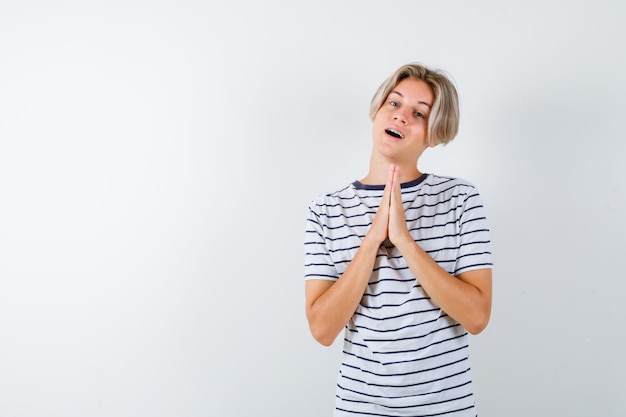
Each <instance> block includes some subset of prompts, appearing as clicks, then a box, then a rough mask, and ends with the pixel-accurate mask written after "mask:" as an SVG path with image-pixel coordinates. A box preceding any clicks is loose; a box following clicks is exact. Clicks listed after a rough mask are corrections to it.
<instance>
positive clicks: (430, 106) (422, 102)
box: [389, 90, 433, 109]
mask: <svg viewBox="0 0 626 417" xmlns="http://www.w3.org/2000/svg"><path fill="white" fill-rule="evenodd" d="M392 94H397V95H399V96H400V97H402V98H404V96H403V95H402V94H401V93H400V92H399V91H396V90H393V91H392V92H391V93H389V95H392ZM417 103H418V104H423V105H424V106H426V107H428V108H429V109H432V108H433V106H432V105H430V104H428V103H426V102H425V101H418V102H417Z"/></svg>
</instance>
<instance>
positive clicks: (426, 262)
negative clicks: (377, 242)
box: [398, 239, 491, 334]
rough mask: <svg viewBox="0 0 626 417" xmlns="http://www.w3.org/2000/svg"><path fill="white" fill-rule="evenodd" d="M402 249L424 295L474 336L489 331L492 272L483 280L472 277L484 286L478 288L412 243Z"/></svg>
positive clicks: (403, 245) (410, 241)
mask: <svg viewBox="0 0 626 417" xmlns="http://www.w3.org/2000/svg"><path fill="white" fill-rule="evenodd" d="M398 249H399V250H400V252H401V253H402V255H403V256H404V259H405V260H406V262H407V264H408V266H409V269H410V270H411V272H413V275H415V277H417V280H418V282H419V284H420V285H421V286H422V288H423V289H424V291H425V292H426V293H427V294H428V295H429V296H430V297H431V299H432V300H433V301H434V302H435V303H437V305H438V306H439V307H441V308H442V309H443V310H444V311H445V312H446V313H447V314H448V315H449V316H451V317H452V318H453V319H455V320H456V321H457V322H459V323H460V324H461V325H463V327H465V328H466V329H467V330H468V331H469V332H470V333H472V334H477V333H480V332H481V331H482V330H483V329H484V328H485V327H486V325H487V323H488V321H489V316H490V314H491V271H490V270H489V271H480V275H481V276H478V274H474V275H472V277H471V278H472V279H476V278H478V279H479V280H476V281H475V282H476V284H480V285H474V281H470V282H467V281H465V280H463V279H461V278H459V277H455V276H453V275H451V274H449V273H448V272H446V271H445V270H444V269H443V268H441V267H440V266H439V265H438V264H437V262H435V261H434V260H433V259H432V258H431V257H430V256H429V255H428V254H427V253H426V252H425V251H424V250H423V249H422V248H421V247H420V246H419V245H418V244H417V243H416V242H415V241H413V240H412V239H410V240H408V239H407V240H405V241H404V242H403V243H402V244H401V246H400V247H398ZM468 275H471V274H470V273H468ZM483 275H484V278H483V277H482V276H483Z"/></svg>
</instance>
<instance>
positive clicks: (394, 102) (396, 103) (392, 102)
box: [389, 100, 400, 107]
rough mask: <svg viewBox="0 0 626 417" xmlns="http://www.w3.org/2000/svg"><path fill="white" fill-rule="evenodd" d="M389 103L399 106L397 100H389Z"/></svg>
mask: <svg viewBox="0 0 626 417" xmlns="http://www.w3.org/2000/svg"><path fill="white" fill-rule="evenodd" d="M389 104H391V105H392V106H393V107H400V103H398V102H397V101H393V100H391V101H390V102H389Z"/></svg>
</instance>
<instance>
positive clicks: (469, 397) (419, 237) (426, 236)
mask: <svg viewBox="0 0 626 417" xmlns="http://www.w3.org/2000/svg"><path fill="white" fill-rule="evenodd" d="M383 189H384V185H374V186H372V185H365V184H362V183H360V182H358V181H356V182H354V183H352V184H350V185H348V186H347V187H345V188H343V189H341V190H339V191H336V192H334V193H331V194H327V195H323V196H320V197H318V198H317V199H315V200H314V201H313V202H312V203H311V204H310V206H309V214H308V218H307V222H306V224H307V227H306V234H305V279H307V280H309V279H323V280H337V279H338V278H339V277H340V276H341V274H342V273H343V272H344V271H345V270H346V268H347V266H348V264H349V263H350V261H351V260H352V258H353V257H354V255H355V254H356V251H357V250H358V248H359V246H360V244H361V241H362V240H363V237H364V236H365V234H366V233H367V231H368V229H369V227H370V225H371V223H372V220H373V219H374V215H375V214H376V210H377V209H378V206H379V204H380V201H381V198H382V195H383ZM401 191H402V204H403V206H404V213H405V216H406V220H407V226H408V229H409V232H410V233H411V235H412V236H413V238H414V239H415V241H416V242H417V243H418V244H419V245H420V246H421V247H422V248H423V249H424V250H425V251H426V252H427V253H428V254H429V255H430V256H431V257H432V258H433V259H434V260H435V261H436V262H437V263H438V264H439V265H440V266H441V267H442V268H443V269H444V270H446V271H447V272H449V273H450V274H452V275H458V274H460V273H462V272H465V271H470V270H473V269H480V268H491V267H492V259H491V252H490V240H489V239H490V238H489V229H488V227H487V221H486V218H485V211H484V208H483V205H482V202H481V199H480V196H479V194H478V191H477V190H476V188H475V187H474V186H473V185H472V184H470V183H468V182H466V181H463V180H461V179H455V178H448V177H442V176H437V175H433V174H424V175H422V176H421V177H420V178H418V179H416V180H414V181H411V182H407V183H404V184H402V185H401ZM468 338H469V336H468V333H467V331H466V330H465V329H464V328H463V326H461V325H460V324H459V323H457V322H456V321H455V320H453V319H452V318H451V317H449V316H448V315H447V314H446V313H445V312H444V311H442V310H441V309H440V308H439V307H438V306H437V304H436V303H435V302H433V301H432V300H431V299H430V297H429V296H428V295H427V294H426V293H425V292H424V290H423V289H422V287H421V286H420V284H419V277H418V278H417V279H416V277H415V276H414V275H413V273H412V272H411V271H410V270H409V268H408V266H407V263H406V261H405V260H404V258H403V257H402V255H401V254H400V252H399V251H398V250H397V249H396V248H395V247H394V246H393V245H392V244H391V243H390V242H389V241H388V240H387V241H385V242H384V243H383V244H382V245H381V246H380V248H379V250H378V254H377V256H376V262H375V265H374V269H373V271H372V275H371V277H370V280H369V283H368V285H367V288H366V290H365V293H364V294H363V298H362V299H361V302H360V304H359V306H358V308H357V310H356V311H355V313H354V315H353V316H352V318H351V319H350V321H349V322H348V324H347V325H346V330H345V334H344V347H343V354H342V362H341V366H340V370H339V376H338V378H337V391H336V397H337V398H336V408H335V416H355V415H368V416H435V415H445V416H456V417H459V416H475V415H476V410H475V409H474V398H473V392H472V378H471V370H470V362H469V347H468Z"/></svg>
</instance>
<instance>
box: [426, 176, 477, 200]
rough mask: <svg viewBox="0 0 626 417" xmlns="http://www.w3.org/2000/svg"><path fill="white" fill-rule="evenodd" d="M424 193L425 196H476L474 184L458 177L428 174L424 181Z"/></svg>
mask: <svg viewBox="0 0 626 417" xmlns="http://www.w3.org/2000/svg"><path fill="white" fill-rule="evenodd" d="M423 189H424V192H425V193H427V194H431V195H433V194H444V195H456V196H469V195H475V194H478V189H477V188H476V186H475V185H474V183H472V182H470V181H468V180H466V179H464V178H459V177H450V176H444V175H437V174H429V175H428V177H427V178H426V181H424V186H423Z"/></svg>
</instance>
